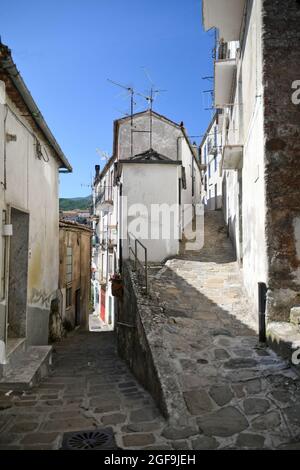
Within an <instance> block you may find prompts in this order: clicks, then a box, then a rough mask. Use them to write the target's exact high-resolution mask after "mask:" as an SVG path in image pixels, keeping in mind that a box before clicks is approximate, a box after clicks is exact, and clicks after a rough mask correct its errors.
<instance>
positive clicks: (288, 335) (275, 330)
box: [267, 322, 300, 367]
mask: <svg viewBox="0 0 300 470" xmlns="http://www.w3.org/2000/svg"><path fill="white" fill-rule="evenodd" d="M267 340H268V344H269V346H270V347H271V348H272V349H274V351H276V352H277V353H278V354H280V355H281V356H282V357H284V358H285V359H287V360H288V361H290V362H291V363H293V360H292V357H293V354H294V353H296V352H297V351H299V352H300V331H299V328H298V327H296V326H295V325H293V324H292V323H288V322H270V323H268V325H267ZM298 358H300V354H299V356H298ZM293 365H297V364H295V363H293ZM298 367H299V365H298Z"/></svg>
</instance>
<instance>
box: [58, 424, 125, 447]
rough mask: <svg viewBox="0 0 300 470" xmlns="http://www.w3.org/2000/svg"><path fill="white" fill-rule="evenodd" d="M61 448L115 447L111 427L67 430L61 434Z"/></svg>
mask: <svg viewBox="0 0 300 470" xmlns="http://www.w3.org/2000/svg"><path fill="white" fill-rule="evenodd" d="M61 449H64V450H102V449H110V450H112V449H117V445H116V442H115V439H114V433H113V430H112V429H111V428H102V429H101V428H99V429H92V430H91V429H88V430H86V431H76V432H67V433H64V435H63V441H62V446H61Z"/></svg>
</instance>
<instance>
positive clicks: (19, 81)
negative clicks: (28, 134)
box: [0, 45, 72, 172]
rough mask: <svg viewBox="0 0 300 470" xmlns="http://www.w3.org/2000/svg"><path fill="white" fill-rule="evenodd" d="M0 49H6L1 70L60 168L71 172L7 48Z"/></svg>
mask: <svg viewBox="0 0 300 470" xmlns="http://www.w3.org/2000/svg"><path fill="white" fill-rule="evenodd" d="M0 47H1V48H4V47H5V49H6V57H5V58H4V59H2V63H3V62H4V67H3V66H2V69H3V70H4V71H5V72H6V73H7V75H8V76H9V78H10V79H11V81H12V83H13V85H14V86H15V88H16V89H17V91H18V92H19V93H20V95H21V97H22V99H23V101H24V103H25V105H26V106H27V108H28V110H29V112H30V115H31V117H32V119H33V120H34V122H35V124H36V125H37V126H38V127H39V129H40V130H41V131H42V133H43V134H44V136H45V138H46V139H47V141H48V142H49V144H50V146H51V147H52V149H53V150H54V152H55V154H56V156H57V157H58V159H59V160H60V162H61V164H62V165H61V166H60V168H66V169H67V170H68V172H72V166H71V164H70V163H69V161H68V159H67V158H66V156H65V155H64V153H63V151H62V150H61V148H60V146H59V144H58V143H57V141H56V139H55V137H54V136H53V134H52V132H51V131H50V129H49V127H48V125H47V123H46V121H45V119H44V118H43V116H42V113H41V112H40V110H39V108H38V106H37V104H36V103H35V101H34V99H33V97H32V96H31V93H30V91H29V90H28V88H27V86H26V84H25V82H24V80H23V78H22V76H21V74H20V72H19V71H18V69H17V67H16V65H15V63H14V61H13V59H12V56H11V51H10V49H9V48H8V47H7V46H3V45H1V46H0Z"/></svg>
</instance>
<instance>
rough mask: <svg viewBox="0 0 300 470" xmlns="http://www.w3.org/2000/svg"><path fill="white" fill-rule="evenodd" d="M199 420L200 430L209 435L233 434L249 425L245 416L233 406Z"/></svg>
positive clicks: (224, 435)
mask: <svg viewBox="0 0 300 470" xmlns="http://www.w3.org/2000/svg"><path fill="white" fill-rule="evenodd" d="M197 422H198V425H199V428H200V430H201V431H203V433H204V434H205V435H208V436H221V437H227V436H232V435H233V434H236V433H238V432H241V431H243V430H244V429H247V427H248V426H249V425H248V421H247V420H246V418H245V416H244V415H243V414H242V413H241V412H240V411H239V410H238V409H237V408H234V407H233V406H228V407H225V408H222V409H220V410H218V411H214V412H213V413H210V414H209V415H205V416H202V417H200V418H198V419H197Z"/></svg>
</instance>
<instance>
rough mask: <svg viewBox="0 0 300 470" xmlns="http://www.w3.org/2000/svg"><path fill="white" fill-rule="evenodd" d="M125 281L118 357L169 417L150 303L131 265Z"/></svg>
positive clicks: (117, 325) (124, 276)
mask: <svg viewBox="0 0 300 470" xmlns="http://www.w3.org/2000/svg"><path fill="white" fill-rule="evenodd" d="M123 279H124V296H123V299H122V301H119V304H118V318H117V323H116V330H117V341H118V353H119V355H120V356H121V357H122V358H123V359H124V360H125V361H126V362H127V364H128V365H129V367H130V369H131V370H132V372H133V373H134V375H135V376H136V377H137V379H138V380H139V382H140V383H141V384H142V385H143V386H144V387H145V388H146V389H147V390H148V391H149V392H150V393H151V395H152V396H153V398H154V400H155V402H156V404H157V406H158V407H159V408H160V410H161V412H162V413H163V415H164V416H167V407H166V403H165V399H164V395H163V392H162V389H161V383H160V380H159V377H158V372H157V368H156V365H155V362H154V359H153V353H152V351H151V346H150V345H149V335H150V341H151V319H152V311H151V306H150V304H149V299H147V298H146V296H144V295H143V294H142V293H141V292H139V289H138V286H137V284H136V283H135V282H134V274H133V273H132V271H131V268H130V264H129V262H125V263H124V265H123ZM152 339H153V340H154V338H152Z"/></svg>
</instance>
